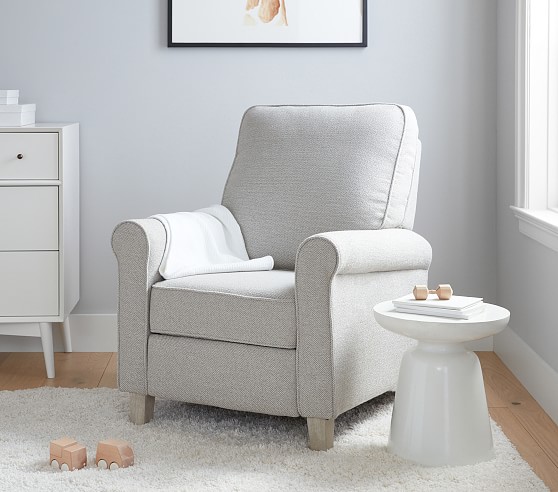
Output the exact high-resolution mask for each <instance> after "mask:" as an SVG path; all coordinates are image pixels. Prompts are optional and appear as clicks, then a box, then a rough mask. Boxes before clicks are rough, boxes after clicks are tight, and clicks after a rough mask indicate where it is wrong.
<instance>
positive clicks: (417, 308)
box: [393, 294, 484, 319]
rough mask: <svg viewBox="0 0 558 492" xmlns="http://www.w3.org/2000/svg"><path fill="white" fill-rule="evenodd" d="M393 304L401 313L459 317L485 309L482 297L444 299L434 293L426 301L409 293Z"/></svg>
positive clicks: (471, 314)
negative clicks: (417, 298)
mask: <svg viewBox="0 0 558 492" xmlns="http://www.w3.org/2000/svg"><path fill="white" fill-rule="evenodd" d="M393 306H394V307H395V310H396V311H397V312H399V313H410V314H422V315H425V316H440V317H443V318H457V319H470V318H472V317H473V316H475V315H477V314H479V313H480V312H482V311H483V309H484V303H483V299H482V297H465V296H452V297H451V299H448V300H446V301H442V300H440V299H438V297H437V296H436V295H434V294H431V295H429V296H428V299H426V300H424V301H417V300H416V299H415V297H414V296H413V294H408V295H406V296H403V297H400V298H399V299H395V300H394V301H393Z"/></svg>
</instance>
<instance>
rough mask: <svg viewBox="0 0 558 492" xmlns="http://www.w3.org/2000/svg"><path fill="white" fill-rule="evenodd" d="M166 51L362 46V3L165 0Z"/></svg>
mask: <svg viewBox="0 0 558 492" xmlns="http://www.w3.org/2000/svg"><path fill="white" fill-rule="evenodd" d="M168 1H169V19H168V22H169V26H168V45H169V46H170V47H176V46H178V47H180V46H183V47H196V46H208V47H210V46H269V47H289V46H291V47H303V46H366V0H203V1H200V0H168Z"/></svg>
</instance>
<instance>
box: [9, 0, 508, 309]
mask: <svg viewBox="0 0 558 492" xmlns="http://www.w3.org/2000/svg"><path fill="white" fill-rule="evenodd" d="M0 12H2V29H0V67H1V69H0V70H1V71H0V87H2V88H15V89H20V90H21V95H22V100H23V101H25V102H35V103H37V105H38V112H37V116H38V120H39V121H79V122H80V123H81V131H82V136H81V164H82V167H81V171H82V175H81V176H82V177H81V183H82V188H81V193H82V195H81V196H82V200H81V203H82V212H81V219H82V222H81V224H82V229H81V240H82V251H81V273H82V285H81V289H82V290H81V291H82V295H81V301H80V303H79V305H78V307H77V309H76V312H77V313H113V312H115V311H116V263H115V260H114V258H113V255H112V252H111V249H110V235H111V232H112V229H113V227H114V226H115V225H116V224H117V223H118V222H119V221H121V220H124V219H126V218H134V217H136V218H137V217H145V216H148V215H151V214H154V213H157V212H171V211H178V210H192V209H195V208H199V207H202V206H206V205H208V204H211V203H215V202H218V201H219V199H220V195H221V191H222V188H223V185H224V181H225V178H226V176H227V172H228V170H229V167H230V165H231V162H232V158H233V154H234V147H235V142H236V133H237V129H238V125H239V121H240V118H241V115H242V113H243V111H244V110H245V109H246V108H247V107H248V106H251V105H254V104H267V103H272V104H278V103H304V104H312V103H319V104H326V103H362V102H371V101H394V102H400V103H404V104H408V105H410V106H411V107H413V108H414V110H415V111H416V113H417V116H418V120H419V125H420V131H421V138H422V141H423V160H422V174H421V185H420V194H419V205H418V215H417V221H416V228H415V229H416V230H417V231H418V232H419V233H421V234H423V235H424V236H425V237H426V238H427V239H428V240H429V241H430V242H431V243H432V245H433V248H434V263H433V266H432V273H431V283H432V284H436V283H438V282H446V281H447V282H451V283H452V284H453V285H454V287H455V289H456V290H457V291H458V292H459V293H462V294H477V295H481V296H485V297H486V298H487V299H489V300H490V299H492V300H494V299H495V290H496V234H495V230H496V198H495V193H494V191H495V189H496V181H495V179H496V169H495V160H496V145H495V139H496V102H495V101H496V69H495V63H496V29H495V28H496V0H489V1H487V0H451V1H448V0H424V1H420V2H419V1H416V0H397V1H394V0H369V32H370V35H369V47H368V48H366V49H362V48H352V49H168V48H166V47H165V36H166V0H165V1H163V0H159V1H155V0H118V1H112V0H111V1H109V0H96V1H94V2H92V1H90V2H87V1H84V0H49V1H48V2H46V1H44V0H18V1H14V0H0ZM507 218H509V217H507ZM509 220H510V221H511V218H509Z"/></svg>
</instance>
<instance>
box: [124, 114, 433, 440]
mask: <svg viewBox="0 0 558 492" xmlns="http://www.w3.org/2000/svg"><path fill="white" fill-rule="evenodd" d="M419 161H420V141H419V140H418V127H417V122H416V119H415V115H414V114H413V112H412V110H411V109H409V108H407V107H404V106H398V105H390V104H371V105H362V106H270V107H254V108H251V109H249V110H248V111H247V112H246V114H245V115H244V118H243V120H242V123H241V127H240V135H239V139H238V146H237V150H236V156H235V160H234V164H233V166H232V169H231V172H230V175H229V178H228V181H227V183H226V186H225V191H224V195H223V205H225V206H227V207H228V208H229V209H230V210H231V212H232V213H233V214H234V216H235V217H236V219H237V220H238V223H239V224H240V226H241V229H242V233H243V235H244V238H245V241H246V247H247V250H248V254H249V255H250V257H252V258H253V257H259V256H264V255H272V256H273V257H274V259H275V268H276V269H275V270H273V271H269V272H249V273H224V274H209V275H198V276H192V277H186V278H180V279H174V280H166V281H164V280H163V279H162V278H161V277H160V275H159V272H158V269H159V265H160V262H161V258H162V255H163V250H164V247H165V231H164V228H163V226H162V224H161V223H160V222H158V221H157V220H154V219H141V220H130V221H126V222H123V223H122V224H120V225H119V226H118V227H117V228H116V230H115V232H114V235H113V248H114V251H115V254H116V257H117V259H118V269H119V313H118V323H119V376H118V380H119V386H120V389H121V390H122V391H127V392H130V393H131V401H130V418H131V420H132V421H133V422H136V423H138V424H141V423H145V422H147V421H149V420H150V419H151V418H152V416H153V408H154V402H155V397H160V398H166V399H173V400H179V401H185V402H190V403H198V404H204V405H213V406H217V407H222V408H229V409H235V410H244V411H249V412H259V413H266V414H273V415H284V416H291V417H305V418H307V421H308V431H309V445H310V447H311V448H312V449H328V448H330V447H332V446H333V428H334V420H335V418H336V417H337V416H338V415H340V414H341V413H343V412H345V411H347V410H348V409H350V408H353V407H355V406H357V405H359V404H361V403H363V402H365V401H367V400H370V399H372V398H374V397H375V396H378V395H380V394H382V393H384V392H386V391H388V390H393V389H394V388H395V384H396V380H397V374H398V368H399V363H400V360H401V357H402V354H403V352H404V351H405V350H406V349H407V348H408V344H409V342H408V341H407V339H404V338H401V337H398V336H397V335H394V334H392V333H390V332H388V331H386V330H383V329H382V328H380V327H379V326H378V324H377V323H376V322H375V321H374V316H373V312H372V308H373V306H374V305H375V304H376V303H378V302H380V301H384V300H386V299H392V298H395V297H398V296H401V295H404V294H406V293H408V292H410V290H411V289H412V286H413V285H414V284H419V283H420V284H424V283H426V282H427V275H428V268H429V266H430V260H431V248H430V245H429V244H428V242H427V241H426V240H424V239H423V238H422V237H420V236H419V235H417V234H415V233H414V232H412V231H411V230H410V229H411V228H412V226H413V220H414V215H415V204H416V195H417V185H418V174H419Z"/></svg>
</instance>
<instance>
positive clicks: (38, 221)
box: [0, 123, 79, 378]
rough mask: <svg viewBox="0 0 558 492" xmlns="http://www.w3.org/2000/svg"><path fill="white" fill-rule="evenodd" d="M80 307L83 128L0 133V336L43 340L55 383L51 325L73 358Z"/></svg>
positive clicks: (22, 129)
mask: <svg viewBox="0 0 558 492" xmlns="http://www.w3.org/2000/svg"><path fill="white" fill-rule="evenodd" d="M78 300H79V125H78V124H77V123H52V124H50V123H37V124H35V125H29V126H25V127H4V128H0V335H17V336H40V337H41V340H42V344H43V351H44V354H45V365H46V370H47V377H49V378H53V377H54V374H55V371H54V352H53V346H52V324H53V323H62V326H63V330H64V345H65V350H66V351H67V352H71V350H72V348H71V337H70V326H69V322H68V315H69V314H70V312H71V311H72V309H73V308H74V307H75V305H76V304H77V302H78ZM30 323H31V324H30Z"/></svg>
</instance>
